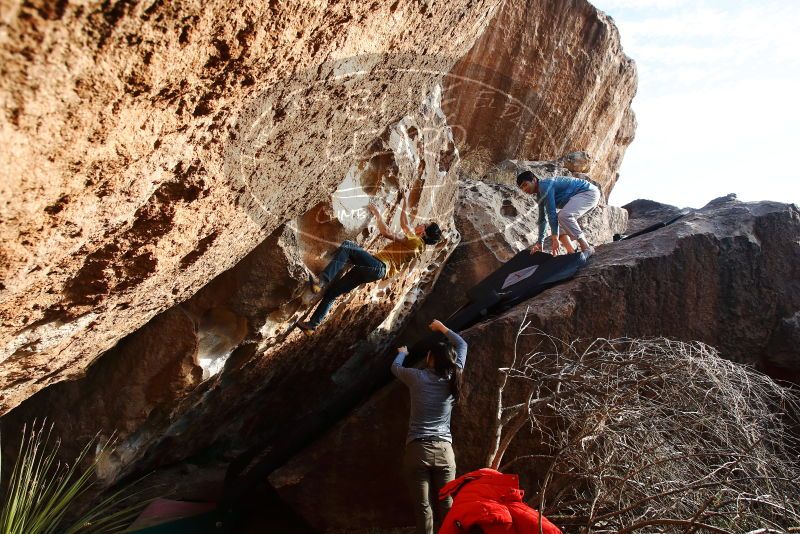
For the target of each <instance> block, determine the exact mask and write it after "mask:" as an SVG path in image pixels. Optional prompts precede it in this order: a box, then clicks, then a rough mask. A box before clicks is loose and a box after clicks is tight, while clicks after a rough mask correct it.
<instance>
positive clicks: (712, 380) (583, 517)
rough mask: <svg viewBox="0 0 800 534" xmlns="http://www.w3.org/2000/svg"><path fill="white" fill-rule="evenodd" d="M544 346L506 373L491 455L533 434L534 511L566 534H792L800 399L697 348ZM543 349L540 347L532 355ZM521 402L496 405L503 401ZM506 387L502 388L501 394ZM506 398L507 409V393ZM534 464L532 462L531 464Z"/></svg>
mask: <svg viewBox="0 0 800 534" xmlns="http://www.w3.org/2000/svg"><path fill="white" fill-rule="evenodd" d="M528 335H537V336H542V339H545V340H546V342H545V343H546V344H547V345H548V346H547V347H546V348H544V350H537V351H535V352H532V353H529V354H526V355H524V356H522V355H515V360H514V365H513V366H512V367H510V368H507V369H501V372H502V373H504V379H503V382H502V386H501V388H500V391H499V397H500V401H501V405H500V408H499V411H498V424H497V426H496V430H497V434H496V435H497V447H496V449H495V450H494V451H492V453H491V454H490V456H489V458H488V463H487V465H492V466H494V467H497V466H500V464H501V462H502V457H503V454H504V452H505V451H506V449H507V447H508V445H509V443H510V442H511V441H512V439H513V437H514V435H516V434H517V433H518V432H519V431H520V430H521V429H523V428H525V427H529V428H530V429H531V430H532V431H533V432H534V433H535V434H537V435H539V436H541V439H542V441H543V444H544V445H545V447H544V449H543V450H546V451H547V452H546V453H545V454H531V455H529V456H524V455H523V456H518V457H516V458H513V459H511V460H510V461H507V462H506V463H505V465H502V466H500V469H501V470H502V469H508V468H511V469H512V470H513V469H514V468H519V467H521V466H520V463H521V462H525V461H537V462H540V465H541V462H543V461H544V462H545V464H546V465H549V468H548V469H547V470H546V474H545V475H544V480H543V481H542V487H541V489H540V491H539V492H538V494H537V495H535V496H534V497H533V499H532V502H530V504H531V505H533V506H534V507H536V508H539V509H541V510H543V511H544V513H545V515H547V516H548V517H549V518H550V519H552V520H554V521H555V522H556V523H558V524H560V525H562V526H563V527H564V528H565V529H566V530H567V531H569V532H582V533H588V532H594V533H601V532H620V533H627V532H634V531H636V532H686V533H694V532H720V533H733V532H787V531H795V528H797V527H798V526H800V468H799V467H798V462H800V456H798V450H800V449H799V448H798V440H797V432H798V429H800V425H798V413H800V412H798V406H799V405H800V403H799V400H800V399H798V394H797V391H796V390H792V389H790V388H786V387H783V386H780V385H778V384H776V383H775V382H774V381H772V380H771V379H770V378H769V377H767V376H764V375H762V374H759V373H757V372H755V371H753V370H751V369H749V368H747V367H745V366H743V365H740V364H736V363H733V362H730V361H728V360H725V359H723V358H721V357H720V356H719V355H718V354H717V352H716V351H715V350H714V349H713V348H712V347H709V346H707V345H704V344H702V343H697V342H695V343H681V342H676V341H670V340H668V339H647V340H642V339H613V340H606V339H598V340H597V341H595V342H594V343H591V344H590V345H588V347H587V346H586V344H585V343H584V344H580V343H564V342H561V341H559V340H556V339H552V338H549V337H548V336H546V335H545V334H544V333H543V332H538V331H536V332H534V331H532V330H531V329H529V328H528V325H527V323H526V322H524V321H523V325H522V326H521V328H520V331H519V333H518V338H517V341H519V336H528ZM540 348H542V345H540ZM520 384H522V385H523V386H524V388H523V389H524V390H525V391H526V392H527V393H526V398H524V399H523V402H521V403H520V402H518V401H519V399H517V403H516V404H514V405H511V406H504V405H503V404H502V402H503V401H506V402H508V399H506V398H504V390H505V391H506V393H508V391H511V390H513V389H516V390H517V393H518V391H519V389H520V388H519V386H520ZM512 385H513V386H514V387H509V386H512ZM506 396H510V395H508V394H506ZM538 452H539V451H537V453H538Z"/></svg>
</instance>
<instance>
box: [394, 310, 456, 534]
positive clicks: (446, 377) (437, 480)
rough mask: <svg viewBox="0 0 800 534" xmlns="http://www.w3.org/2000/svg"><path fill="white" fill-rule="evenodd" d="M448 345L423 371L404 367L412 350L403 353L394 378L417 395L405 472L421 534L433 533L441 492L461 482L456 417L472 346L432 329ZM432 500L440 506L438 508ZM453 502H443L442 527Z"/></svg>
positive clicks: (431, 355) (438, 348) (437, 348)
mask: <svg viewBox="0 0 800 534" xmlns="http://www.w3.org/2000/svg"><path fill="white" fill-rule="evenodd" d="M430 329H431V330H433V331H434V332H441V333H442V334H444V335H445V336H446V337H447V340H448V341H440V342H438V343H437V344H436V345H434V346H433V348H431V350H430V351H428V354H427V356H426V358H425V367H424V368H423V369H416V368H406V367H403V362H404V361H405V359H406V356H408V349H407V348H406V347H400V348H399V349H397V353H398V354H397V357H396V358H395V360H394V362H393V363H392V373H393V374H394V375H395V376H396V377H397V378H398V379H400V381H401V382H403V383H404V384H405V385H406V386H408V390H409V393H410V395H411V416H410V417H409V424H408V436H407V438H406V452H405V458H404V460H403V471H404V474H405V478H406V483H407V484H408V489H409V491H410V493H411V500H412V503H413V505H414V514H415V516H416V522H417V533H418V534H433V532H434V530H433V523H434V516H433V507H434V506H435V505H436V500H437V496H438V495H439V490H440V489H441V488H442V487H443V486H444V485H445V484H447V483H448V482H450V481H451V480H453V479H454V478H455V473H456V461H455V457H454V455H453V447H452V442H453V436H452V434H451V433H450V415H451V413H452V411H453V405H454V404H457V403H458V401H459V400H460V399H461V381H462V378H461V374H462V371H463V369H464V363H465V361H466V359H467V343H466V341H464V340H463V339H462V338H461V336H459V335H458V334H456V333H455V332H453V331H451V330H450V329H448V328H447V327H446V326H445V325H444V324H442V322H441V321H438V320H434V321H433V322H432V323H431V324H430ZM431 500H433V501H434V502H433V503H432V502H431ZM451 504H452V499H450V498H447V499H445V500H443V501H439V502H438V506H436V508H437V512H438V513H437V517H436V520H437V521H436V522H437V523H438V524H441V522H442V520H443V519H444V517H445V515H447V511H448V510H449V509H450V506H451Z"/></svg>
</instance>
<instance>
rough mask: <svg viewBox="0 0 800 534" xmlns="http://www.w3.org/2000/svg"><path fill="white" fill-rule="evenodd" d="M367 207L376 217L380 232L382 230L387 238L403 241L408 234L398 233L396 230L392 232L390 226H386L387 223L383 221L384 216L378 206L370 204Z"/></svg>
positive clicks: (381, 232)
mask: <svg viewBox="0 0 800 534" xmlns="http://www.w3.org/2000/svg"><path fill="white" fill-rule="evenodd" d="M367 208H368V209H369V211H370V213H372V215H373V216H374V217H375V224H376V225H377V226H378V232H380V234H381V235H382V236H383V237H385V238H386V239H391V240H392V241H403V240H404V239H405V238H406V236H404V235H402V234H397V233H395V232H392V231H391V230H390V229H389V227H388V226H386V223H385V222H383V217H381V212H379V211H378V208H376V207H375V206H373V205H372V204H369V205H368V206H367Z"/></svg>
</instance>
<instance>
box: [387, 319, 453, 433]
mask: <svg viewBox="0 0 800 534" xmlns="http://www.w3.org/2000/svg"><path fill="white" fill-rule="evenodd" d="M445 335H446V336H447V339H449V340H450V342H451V343H452V344H453V345H454V346H455V349H456V365H457V366H458V367H459V369H463V368H464V364H465V363H466V361H467V342H466V341H464V339H463V338H462V337H461V336H459V335H458V334H456V333H455V332H453V331H451V330H448V331H447V333H446V334H445ZM406 356H408V353H406V352H400V353H398V354H397V357H396V358H395V359H394V362H393V363H392V374H394V376H396V377H397V378H398V379H400V381H401V382H403V383H404V384H405V385H406V386H408V390H409V393H410V395H411V415H410V417H409V422H408V436H407V438H406V443H410V442H412V441H414V440H415V439H417V438H434V439H437V440H440V441H448V442H450V443H452V442H453V436H452V434H451V433H450V416H451V415H452V412H453V400H454V399H453V395H452V394H451V393H450V377H446V378H442V377H440V376H439V375H437V374H436V373H435V372H434V370H433V369H430V368H426V369H416V368H413V367H408V368H406V367H403V362H404V361H405V359H406Z"/></svg>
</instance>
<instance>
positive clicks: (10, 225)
mask: <svg viewBox="0 0 800 534" xmlns="http://www.w3.org/2000/svg"><path fill="white" fill-rule="evenodd" d="M12 4H13V5H9V6H7V7H6V8H5V9H4V30H3V33H2V36H0V58H2V59H1V60H0V63H2V76H0V80H1V81H0V101H1V102H2V103H3V113H2V114H0V132H2V139H3V141H2V143H3V150H1V151H0V153H2V156H0V157H1V158H2V160H0V163H1V164H0V167H1V168H2V169H3V171H2V172H3V176H2V180H0V198H2V207H0V210H2V211H0V240H2V241H3V243H5V246H4V248H3V250H2V255H1V256H0V278H1V279H2V281H3V282H2V286H0V292H2V299H0V300H2V304H1V305H0V320H1V321H2V323H1V324H0V360H2V361H3V367H2V371H0V387H2V392H3V393H2V398H0V412H5V411H7V410H9V409H10V408H12V407H14V406H16V405H17V404H19V403H20V402H21V401H23V400H24V399H25V398H27V397H29V396H30V395H32V394H33V393H34V392H36V391H38V390H40V389H42V388H44V387H46V386H48V385H50V384H53V383H55V382H58V381H61V380H64V379H67V378H76V377H78V376H81V375H82V374H84V372H85V370H86V368H87V366H88V365H89V364H90V363H91V362H93V361H94V360H95V359H96V358H97V357H98V356H99V355H101V354H103V353H104V352H105V351H107V350H108V349H110V348H111V347H112V346H114V344H115V343H117V342H118V341H119V340H120V339H121V338H122V337H124V336H125V335H127V334H129V333H131V332H133V331H135V330H136V329H137V328H139V327H141V326H142V325H144V324H145V323H147V322H148V321H149V320H150V319H152V318H153V317H154V316H155V315H156V314H158V313H160V312H162V311H164V310H166V309H168V308H169V307H171V306H173V305H175V304H176V303H179V302H182V301H185V300H186V299H188V298H189V297H191V296H192V295H194V294H195V293H197V292H198V290H199V289H200V288H202V287H203V286H205V285H206V284H208V283H209V281H211V280H212V279H213V278H214V277H215V276H217V275H219V274H220V273H222V272H223V271H225V270H227V269H230V268H231V267H233V266H235V265H237V264H238V263H239V262H240V261H241V260H242V259H243V258H244V257H245V256H246V255H247V254H248V253H250V252H251V251H253V250H254V249H255V248H256V246H257V245H259V244H260V243H262V242H264V241H265V240H266V239H267V238H268V236H270V235H273V234H274V233H275V232H276V231H278V229H279V228H280V227H281V225H283V224H286V223H288V222H289V221H292V220H294V219H295V218H298V217H301V216H303V215H304V214H309V213H311V211H312V210H313V209H314V208H315V207H317V206H319V205H320V204H323V205H324V204H325V203H326V202H327V203H330V202H331V195H332V193H334V191H336V189H337V187H338V186H339V185H340V184H341V183H342V181H343V179H344V178H345V177H346V176H347V175H348V169H350V168H351V167H352V166H353V165H362V166H368V165H369V166H371V167H370V168H371V169H373V173H372V180H373V183H372V184H367V185H371V186H374V185H375V184H377V183H378V182H379V181H380V180H381V179H384V180H387V181H392V180H394V186H395V188H398V187H399V188H403V189H408V188H409V187H410V186H411V183H410V181H409V180H413V179H415V178H412V177H411V175H409V174H407V173H405V172H406V169H401V171H397V170H396V169H394V172H392V171H393V167H392V162H391V161H390V160H391V158H388V160H389V161H387V162H384V161H383V160H382V159H381V158H382V157H384V156H381V154H379V152H380V151H381V144H382V141H381V136H382V134H383V133H384V132H386V129H387V126H388V125H390V124H392V123H394V122H395V121H397V120H398V118H401V117H403V116H405V115H407V114H411V113H414V112H415V110H417V109H418V108H419V105H420V102H421V101H422V100H423V99H424V98H425V97H426V95H428V94H429V93H430V92H431V91H432V90H433V87H434V86H435V85H436V83H437V81H438V80H439V79H440V78H441V74H440V73H443V72H446V71H448V70H449V69H450V68H451V66H452V65H453V63H454V62H455V60H456V58H458V57H460V56H462V55H463V54H464V53H465V52H466V51H467V49H468V48H469V46H470V45H471V44H472V42H473V40H474V39H475V38H476V36H478V35H479V34H480V32H481V30H482V29H483V28H484V26H485V24H486V22H487V20H488V18H489V17H490V16H491V14H492V13H493V9H494V8H495V6H496V4H497V2H496V1H492V0H487V1H479V2H466V1H463V2H456V3H455V4H453V3H449V4H447V5H444V4H432V5H430V6H429V5H428V4H420V3H418V2H412V1H410V0H408V1H403V0H400V1H398V2H394V3H391V5H390V4H388V3H387V4H383V3H374V4H370V5H367V4H363V3H360V2H355V1H350V2H344V3H342V2H331V3H330V4H328V3H325V2H324V3H323V4H322V5H315V6H313V7H312V6H309V5H306V4H305V3H303V2H290V3H275V2H273V3H272V4H270V5H269V6H265V5H264V4H263V3H262V2H244V3H240V4H237V5H236V6H235V7H232V6H231V5H230V4H229V3H228V2H223V1H212V2H197V1H193V0H187V1H181V2H160V1H154V2H153V1H151V2H136V1H132V2H129V1H122V0H121V1H114V2H105V3H102V4H99V3H98V4H91V5H82V4H81V5H77V4H70V3H67V2H57V3H51V2H13V3H12ZM415 135H416V136H417V141H416V142H421V141H420V139H421V138H422V136H423V135H424V134H423V133H422V132H421V131H418V132H416V133H415V132H408V136H409V138H411V139H412V144H411V145H410V146H413V143H414V141H413V138H414V137H415ZM442 141H444V138H443V139H442ZM373 143H377V145H374V146H373ZM452 152H453V151H452V150H451V153H452ZM434 154H435V153H434ZM386 163H388V164H389V165H388V167H389V168H388V169H387V168H384V167H382V165H385V164H386ZM395 163H396V165H397V166H402V165H403V164H404V163H402V162H399V161H398V162H395ZM426 163H429V161H426ZM449 163H450V162H448V161H447V160H446V159H444V160H442V164H441V167H442V169H445V170H446V168H447V167H448V165H449ZM407 164H408V165H411V164H418V165H422V164H423V163H422V160H420V161H413V162H407ZM384 171H385V172H384ZM418 171H419V172H418V173H417V174H418V175H420V176H421V172H422V169H418ZM401 172H402V173H403V174H401ZM382 173H383V174H382ZM392 176H394V178H392ZM445 196H446V195H445Z"/></svg>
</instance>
